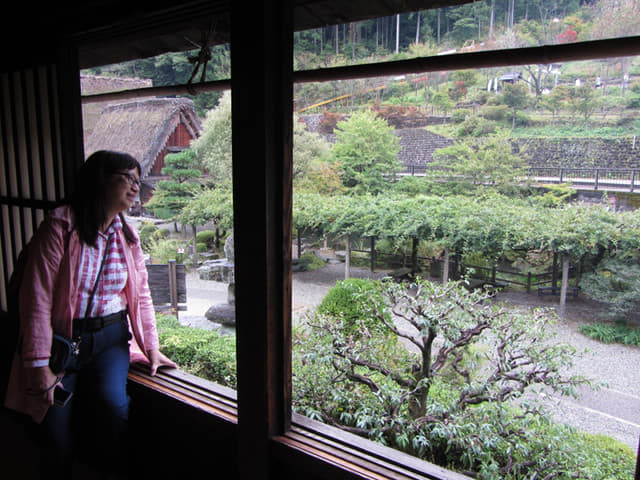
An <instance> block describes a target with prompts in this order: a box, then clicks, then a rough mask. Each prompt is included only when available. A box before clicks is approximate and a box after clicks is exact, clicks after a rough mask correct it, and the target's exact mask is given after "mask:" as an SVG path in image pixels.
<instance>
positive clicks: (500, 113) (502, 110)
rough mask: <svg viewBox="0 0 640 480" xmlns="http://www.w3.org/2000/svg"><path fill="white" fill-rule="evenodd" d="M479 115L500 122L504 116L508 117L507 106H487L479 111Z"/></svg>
mask: <svg viewBox="0 0 640 480" xmlns="http://www.w3.org/2000/svg"><path fill="white" fill-rule="evenodd" d="M480 116H481V117H483V118H486V119H487V120H493V121H494V122H501V121H503V120H505V119H506V118H510V116H509V107H507V106H506V105H495V106H487V107H484V108H483V109H482V110H481V111H480Z"/></svg>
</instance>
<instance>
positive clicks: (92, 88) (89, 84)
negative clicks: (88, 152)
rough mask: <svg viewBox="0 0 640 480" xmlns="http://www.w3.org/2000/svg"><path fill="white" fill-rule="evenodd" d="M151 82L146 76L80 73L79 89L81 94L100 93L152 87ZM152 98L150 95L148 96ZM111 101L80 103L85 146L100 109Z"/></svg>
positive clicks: (98, 116)
mask: <svg viewBox="0 0 640 480" xmlns="http://www.w3.org/2000/svg"><path fill="white" fill-rule="evenodd" d="M152 86H153V82H152V81H151V79H147V78H127V77H103V76H98V75H80V91H81V93H82V95H96V94H100V93H108V92H117V91H120V90H130V89H133V88H147V87H152ZM149 98H152V97H149ZM112 103H121V102H114V101H113V100H100V101H97V102H91V103H85V104H83V105H82V127H83V130H84V145H85V148H86V146H87V139H88V138H89V137H90V136H91V133H92V132H93V129H94V127H95V125H96V122H97V121H98V118H100V114H101V113H102V111H103V110H104V109H105V108H106V107H108V106H109V105H110V104H112Z"/></svg>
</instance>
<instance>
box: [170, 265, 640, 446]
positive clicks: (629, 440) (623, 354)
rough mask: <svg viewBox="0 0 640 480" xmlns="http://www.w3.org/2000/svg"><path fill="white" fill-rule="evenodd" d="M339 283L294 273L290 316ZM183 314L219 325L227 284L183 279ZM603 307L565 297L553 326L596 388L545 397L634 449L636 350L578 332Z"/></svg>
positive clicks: (521, 303)
mask: <svg viewBox="0 0 640 480" xmlns="http://www.w3.org/2000/svg"><path fill="white" fill-rule="evenodd" d="M350 273H351V277H361V278H365V277H369V278H381V277H383V276H385V275H386V273H387V272H383V271H379V272H374V273H371V272H370V271H369V270H368V269H364V268H357V267H351V272H350ZM341 279H344V264H343V263H329V264H328V265H327V266H326V267H324V268H322V269H319V270H315V271H312V272H298V273H294V274H293V305H292V307H293V318H294V321H295V319H296V318H299V317H300V316H301V315H304V313H305V312H307V311H309V310H310V309H313V308H314V307H315V306H317V305H318V304H319V303H320V302H321V301H322V299H323V298H324V296H325V295H326V293H327V291H328V290H329V289H330V288H331V287H332V286H333V285H335V283H336V281H338V280H341ZM187 298H188V303H187V311H185V312H180V321H181V323H183V324H186V325H190V326H197V327H201V328H207V329H218V328H219V327H218V326H217V325H216V324H214V323H213V322H210V321H209V320H207V319H206V318H204V313H205V312H206V310H207V309H208V308H209V307H210V306H211V305H214V304H217V303H221V302H226V298H227V285H226V284H222V283H219V282H212V281H207V280H200V279H199V278H198V277H197V274H196V273H189V274H188V275H187ZM498 301H501V302H504V303H506V304H507V305H513V306H514V308H516V307H519V308H523V307H530V308H535V307H550V308H554V309H557V303H558V297H548V296H547V297H537V296H536V295H535V294H527V293H525V292H512V291H506V292H501V293H500V294H499V296H498ZM601 309H602V305H600V304H599V303H598V302H593V301H589V300H587V299H584V298H577V299H569V300H568V302H567V307H566V311H565V314H564V315H563V320H562V321H559V322H558V323H557V324H556V327H555V328H556V330H557V333H558V337H557V338H558V341H562V342H566V343H569V344H571V345H573V346H574V347H575V348H576V350H577V351H578V352H581V353H582V354H581V356H580V357H578V358H577V360H576V362H575V365H574V368H573V371H572V372H570V373H573V374H577V375H583V376H585V377H587V378H589V379H592V380H593V381H594V382H595V383H597V384H602V385H603V386H602V387H600V389H599V390H597V391H592V390H590V389H583V390H582V392H581V396H580V398H579V399H578V400H576V399H573V398H555V397H550V398H548V399H547V403H548V405H549V409H550V411H552V412H554V415H555V416H556V418H557V419H558V420H560V421H564V422H566V423H569V424H571V425H574V426H576V427H577V428H579V429H581V430H584V431H587V432H591V433H605V434H607V435H609V436H612V437H614V438H616V439H618V440H619V441H621V442H623V443H625V444H627V445H629V446H630V447H631V448H633V449H634V450H635V449H637V447H638V438H639V436H640V368H639V366H640V348H637V347H626V346H623V345H606V344H603V343H600V342H596V341H594V340H591V339H589V338H587V337H585V336H584V335H582V334H580V333H579V331H578V328H579V327H580V325H581V324H584V323H585V322H593V321H596V320H597V319H598V318H599V312H600V311H601Z"/></svg>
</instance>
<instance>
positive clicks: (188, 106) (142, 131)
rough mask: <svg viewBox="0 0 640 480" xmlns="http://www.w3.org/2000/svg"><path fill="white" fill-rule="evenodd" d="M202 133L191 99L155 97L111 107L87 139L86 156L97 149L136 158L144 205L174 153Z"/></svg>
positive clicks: (100, 118)
mask: <svg viewBox="0 0 640 480" xmlns="http://www.w3.org/2000/svg"><path fill="white" fill-rule="evenodd" d="M201 130H202V124H201V122H200V119H199V118H198V116H197V115H196V112H195V109H194V105H193V101H192V100H190V99H188V98H152V99H148V100H138V101H133V102H127V103H120V104H114V105H110V106H108V107H107V108H105V109H104V111H103V112H102V114H101V115H100V117H99V119H98V121H97V122H96V124H95V127H94V129H93V132H92V134H91V136H89V138H88V139H87V145H86V149H85V150H86V152H85V153H86V155H87V156H88V155H90V154H91V153H93V152H95V151H97V150H117V151H121V152H126V153H129V154H130V155H133V156H134V157H135V158H136V159H137V160H138V161H139V162H140V165H141V167H142V172H141V177H142V178H143V179H145V180H146V182H144V185H143V189H142V191H141V201H142V203H143V204H144V203H145V202H146V201H148V199H149V198H150V197H151V195H152V191H153V184H154V183H155V180H157V178H156V179H154V177H159V176H161V175H162V168H163V167H164V158H165V157H166V155H167V154H168V153H170V152H178V151H181V150H184V149H186V148H189V145H190V143H191V140H193V139H195V138H197V137H198V136H199V135H200V132H201Z"/></svg>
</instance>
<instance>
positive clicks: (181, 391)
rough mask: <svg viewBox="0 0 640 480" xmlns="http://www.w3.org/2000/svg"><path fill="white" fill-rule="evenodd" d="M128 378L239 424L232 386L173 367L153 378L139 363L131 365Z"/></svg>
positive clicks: (235, 396) (161, 371)
mask: <svg viewBox="0 0 640 480" xmlns="http://www.w3.org/2000/svg"><path fill="white" fill-rule="evenodd" d="M129 381H130V382H134V383H136V384H138V385H141V386H143V387H147V388H150V389H152V390H154V391H157V392H160V393H162V394H165V395H167V396H169V397H171V398H173V399H175V400H178V401H180V402H182V403H184V404H186V405H188V406H191V407H193V408H197V409H199V410H203V411H205V412H207V413H210V414H212V415H215V416H217V417H220V418H221V419H223V420H227V421H229V422H231V423H234V424H237V423H238V408H237V393H236V391H235V390H233V389H231V388H228V387H223V386H222V385H218V384H217V383H214V382H211V381H209V380H204V379H202V378H200V377H197V376H195V375H192V374H189V373H186V372H183V371H181V370H174V369H171V370H159V371H158V373H157V374H156V375H155V376H153V377H152V376H151V375H150V374H149V368H148V367H146V366H142V365H132V366H131V369H130V370H129Z"/></svg>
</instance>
